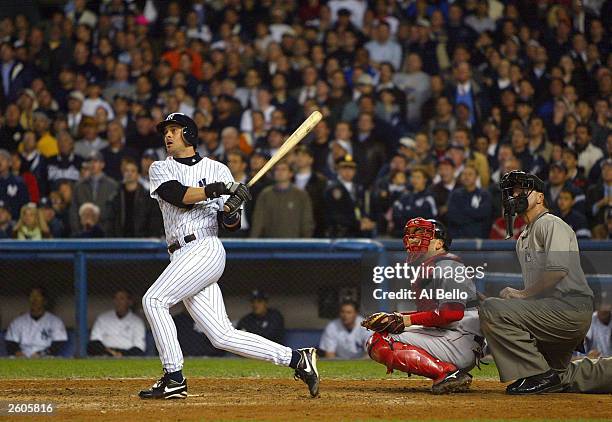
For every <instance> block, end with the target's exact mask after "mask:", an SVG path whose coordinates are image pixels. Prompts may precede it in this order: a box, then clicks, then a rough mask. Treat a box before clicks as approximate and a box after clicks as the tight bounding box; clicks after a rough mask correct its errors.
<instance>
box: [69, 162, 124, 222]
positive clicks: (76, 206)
mask: <svg viewBox="0 0 612 422" xmlns="http://www.w3.org/2000/svg"><path fill="white" fill-rule="evenodd" d="M89 164H90V166H91V168H90V170H91V175H90V176H88V177H86V178H84V179H83V180H81V181H80V182H79V183H77V184H76V185H75V186H74V194H73V196H72V203H71V207H70V230H71V232H72V233H77V232H78V231H79V229H80V227H79V219H81V220H82V217H80V214H81V207H82V205H84V204H85V203H88V202H91V203H93V204H95V205H96V206H97V214H98V218H99V219H100V220H99V222H100V225H101V226H102V227H103V228H106V230H104V231H105V232H108V231H110V230H108V228H109V223H110V221H109V212H110V211H109V210H110V203H111V201H112V199H113V197H114V196H115V195H116V194H117V190H118V184H117V182H115V181H114V180H113V179H111V178H110V177H108V176H107V175H105V174H104V157H103V156H102V154H100V153H99V152H96V153H93V154H92V155H91V156H90V157H89ZM88 215H89V214H88ZM89 222H91V220H90V221H89ZM97 223H98V220H96V223H95V224H92V225H91V227H93V226H95V225H96V224H97ZM91 227H90V228H91Z"/></svg>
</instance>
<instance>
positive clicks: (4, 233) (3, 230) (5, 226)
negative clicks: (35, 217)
mask: <svg viewBox="0 0 612 422" xmlns="http://www.w3.org/2000/svg"><path fill="white" fill-rule="evenodd" d="M14 225H15V222H14V221H13V219H12V217H11V212H10V211H9V209H8V206H7V204H6V203H5V202H4V201H2V200H0V239H8V238H11V237H13V226H14Z"/></svg>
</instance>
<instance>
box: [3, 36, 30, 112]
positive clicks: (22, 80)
mask: <svg viewBox="0 0 612 422" xmlns="http://www.w3.org/2000/svg"><path fill="white" fill-rule="evenodd" d="M0 61H1V62H2V92H1V95H0V100H1V101H0V105H1V106H2V108H4V107H5V106H6V105H7V104H8V103H10V102H13V101H15V100H16V99H17V96H18V95H19V93H20V92H21V91H22V90H23V89H24V88H26V87H27V86H28V84H29V83H30V82H31V81H30V80H29V79H30V78H31V75H29V74H28V73H29V72H28V67H26V66H24V63H21V62H20V61H19V60H17V57H16V55H15V48H14V46H13V45H12V44H11V43H10V42H3V43H2V44H1V45H0Z"/></svg>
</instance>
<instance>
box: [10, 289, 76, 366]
mask: <svg viewBox="0 0 612 422" xmlns="http://www.w3.org/2000/svg"><path fill="white" fill-rule="evenodd" d="M29 302H30V311H29V312H28V313H24V314H21V315H20V316H18V317H17V318H15V319H14V320H13V321H12V322H11V323H10V325H9V327H8V329H7V330H6V334H5V336H4V340H5V342H6V351H7V352H8V354H9V355H10V356H16V357H26V358H38V357H42V356H57V355H59V354H60V352H61V350H62V347H63V346H64V343H66V341H67V340H68V336H67V335H66V328H65V327H64V323H63V322H62V320H61V319H59V318H58V317H57V316H55V315H53V314H52V313H51V312H48V311H47V309H46V308H47V306H48V296H47V292H46V290H45V289H44V288H43V287H39V286H36V287H32V288H31V289H30V294H29Z"/></svg>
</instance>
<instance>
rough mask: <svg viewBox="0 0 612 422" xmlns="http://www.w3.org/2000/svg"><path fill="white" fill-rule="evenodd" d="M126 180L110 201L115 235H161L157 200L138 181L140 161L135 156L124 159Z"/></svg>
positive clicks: (161, 229)
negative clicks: (138, 162) (138, 163)
mask: <svg viewBox="0 0 612 422" xmlns="http://www.w3.org/2000/svg"><path fill="white" fill-rule="evenodd" d="M122 168H123V177H122V180H123V182H122V183H121V185H120V186H119V189H118V191H117V194H116V195H115V196H114V197H113V199H112V203H111V205H110V207H111V209H110V217H109V220H110V222H111V225H112V228H111V231H110V232H109V236H113V237H161V235H162V234H163V220H162V216H161V211H160V209H159V205H158V203H157V201H155V200H154V199H153V198H151V197H150V195H149V192H148V191H146V190H145V189H144V188H143V186H142V185H141V184H140V183H138V177H139V174H138V165H137V164H136V161H134V159H132V158H126V159H125V161H124V162H123V166H122Z"/></svg>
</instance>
